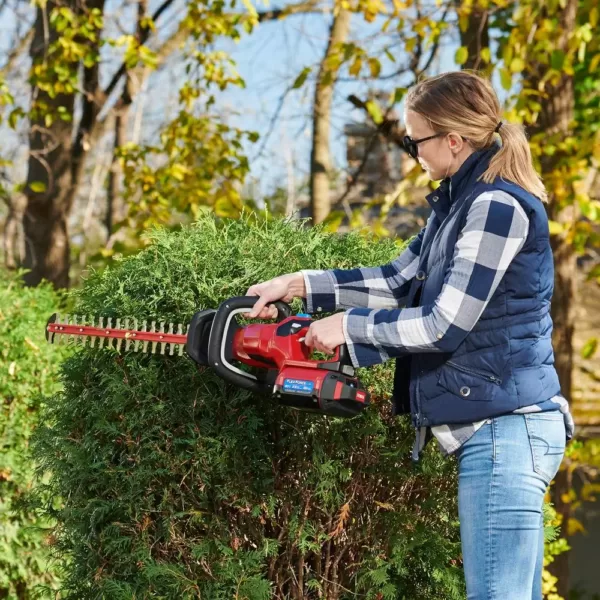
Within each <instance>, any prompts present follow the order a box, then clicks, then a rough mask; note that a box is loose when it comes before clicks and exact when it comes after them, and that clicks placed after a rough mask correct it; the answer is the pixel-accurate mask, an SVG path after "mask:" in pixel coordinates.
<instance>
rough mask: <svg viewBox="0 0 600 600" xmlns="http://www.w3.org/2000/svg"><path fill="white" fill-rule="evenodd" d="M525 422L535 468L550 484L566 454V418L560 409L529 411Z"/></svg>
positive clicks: (547, 483)
mask: <svg viewBox="0 0 600 600" xmlns="http://www.w3.org/2000/svg"><path fill="white" fill-rule="evenodd" d="M523 416H524V417H525V424H526V426H527V434H528V436H529V444H530V446H531V455H532V458H533V470H534V471H535V472H536V473H537V474H538V475H540V477H542V478H543V479H544V481H545V482H546V485H549V484H550V482H551V481H552V480H553V479H554V477H555V476H556V473H558V469H559V467H560V463H561V462H562V459H563V457H564V454H565V445H566V429H565V419H564V416H563V414H562V413H561V412H560V411H559V410H553V411H547V412H538V413H527V414H525V415H523Z"/></svg>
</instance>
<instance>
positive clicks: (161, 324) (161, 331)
mask: <svg viewBox="0 0 600 600" xmlns="http://www.w3.org/2000/svg"><path fill="white" fill-rule="evenodd" d="M159 333H160V334H161V338H164V335H162V334H164V333H165V324H164V321H161V323H160V329H159ZM166 345H167V344H166V342H160V353H161V354H164V353H165V346H166Z"/></svg>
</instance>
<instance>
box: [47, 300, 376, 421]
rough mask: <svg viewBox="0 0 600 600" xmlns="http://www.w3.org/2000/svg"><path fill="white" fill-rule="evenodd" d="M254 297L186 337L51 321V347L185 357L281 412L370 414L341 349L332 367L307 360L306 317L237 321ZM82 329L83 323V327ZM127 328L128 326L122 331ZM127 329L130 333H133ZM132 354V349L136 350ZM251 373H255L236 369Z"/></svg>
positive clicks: (230, 305) (199, 318) (209, 314)
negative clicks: (270, 399) (270, 400)
mask: <svg viewBox="0 0 600 600" xmlns="http://www.w3.org/2000/svg"><path fill="white" fill-rule="evenodd" d="M257 300H258V297H257V296H238V297H235V298H230V299H229V300H226V301H225V302H223V303H222V304H221V305H220V306H219V308H218V309H217V310H214V309H207V310H201V311H199V312H197V313H196V314H195V315H194V316H193V317H192V320H191V322H190V324H189V325H188V326H187V327H186V328H185V333H184V331H183V329H184V328H183V326H182V325H181V324H179V325H177V331H176V332H174V331H173V330H174V325H173V323H170V324H169V327H168V331H165V323H159V327H158V330H157V327H156V322H155V321H152V322H151V323H150V327H149V329H148V322H147V321H142V324H141V327H140V328H139V329H138V325H139V323H138V320H137V319H115V323H114V326H113V323H112V318H107V319H106V323H105V322H104V318H103V317H100V318H99V319H98V323H97V324H96V319H95V318H87V317H77V316H74V317H69V316H68V315H65V316H63V317H62V318H61V317H60V315H58V314H57V313H55V314H53V315H52V316H51V317H50V319H49V320H48V323H47V325H46V340H47V341H48V342H50V343H54V342H55V340H56V342H57V343H60V342H61V341H65V340H67V341H68V340H72V341H73V342H79V341H80V342H81V344H82V345H83V346H85V345H86V342H87V341H88V340H89V342H90V347H91V348H94V347H96V340H98V348H102V347H103V346H104V344H105V342H107V341H108V346H110V347H111V348H115V349H116V350H117V351H120V350H121V349H122V347H123V345H124V346H125V351H129V350H130V349H133V351H134V352H138V351H139V350H140V347H141V349H142V352H148V351H150V352H151V353H153V354H155V353H156V352H157V350H158V351H159V352H160V354H165V352H166V350H167V346H168V348H169V352H168V353H169V355H173V354H174V353H175V352H176V351H177V354H178V355H179V356H182V355H183V351H184V350H185V352H186V354H187V355H188V356H189V357H190V358H191V359H192V360H194V361H195V362H196V363H198V364H199V365H202V366H210V367H211V368H213V369H214V370H215V372H216V373H217V374H218V375H219V376H220V377H222V378H223V379H224V380H226V381H229V382H231V383H233V384H235V385H237V386H239V387H241V388H244V389H248V390H251V391H253V392H257V393H267V394H272V395H273V396H274V397H275V398H276V399H277V400H278V401H279V403H280V404H284V405H286V406H291V407H293V408H297V409H299V410H303V411H310V412H316V413H321V414H325V415H332V416H336V417H354V416H355V415H357V414H359V413H360V412H362V410H363V409H364V408H365V407H366V406H368V404H369V401H370V395H369V393H368V392H367V391H366V390H365V389H364V386H363V385H362V384H361V382H360V380H359V379H358V378H356V377H355V375H354V367H353V366H352V363H351V361H350V357H349V354H348V347H347V346H346V344H342V345H341V346H338V348H337V349H336V353H335V356H334V357H333V358H332V359H330V360H325V361H319V360H312V359H310V355H311V350H310V348H309V347H308V346H306V344H304V343H303V341H304V335H305V334H306V332H307V331H308V328H309V326H310V324H311V323H312V320H311V319H310V316H309V315H307V314H297V315H292V311H291V309H290V306H289V304H287V303H285V302H281V301H280V302H275V303H274V304H275V306H276V307H277V319H276V322H275V323H266V324H263V323H252V324H249V325H245V326H241V325H239V324H238V323H237V321H236V320H235V318H234V317H235V315H237V314H239V313H244V312H249V309H251V308H253V307H254V304H255V303H256V301H257ZM78 321H80V322H79V323H78ZM121 325H123V326H121ZM130 325H132V328H131V329H130ZM132 346H133V348H132ZM235 361H237V362H239V363H242V365H247V366H250V367H254V368H255V369H256V370H257V371H256V373H251V372H247V371H244V370H242V369H240V368H239V367H238V366H236V365H235V364H234V362H235Z"/></svg>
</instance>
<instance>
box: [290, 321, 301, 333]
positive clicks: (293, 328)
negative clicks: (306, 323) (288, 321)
mask: <svg viewBox="0 0 600 600" xmlns="http://www.w3.org/2000/svg"><path fill="white" fill-rule="evenodd" d="M290 329H291V331H292V333H298V331H300V329H302V325H301V324H300V323H292V326H291V328H290Z"/></svg>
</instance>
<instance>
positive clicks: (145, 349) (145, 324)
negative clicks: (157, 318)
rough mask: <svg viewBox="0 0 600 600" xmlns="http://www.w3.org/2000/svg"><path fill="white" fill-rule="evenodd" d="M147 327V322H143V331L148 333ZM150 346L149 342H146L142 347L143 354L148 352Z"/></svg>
mask: <svg viewBox="0 0 600 600" xmlns="http://www.w3.org/2000/svg"><path fill="white" fill-rule="evenodd" d="M146 326H147V322H146V321H143V322H142V331H146ZM148 344H149V342H147V341H146V342H144V343H143V345H142V352H148Z"/></svg>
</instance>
